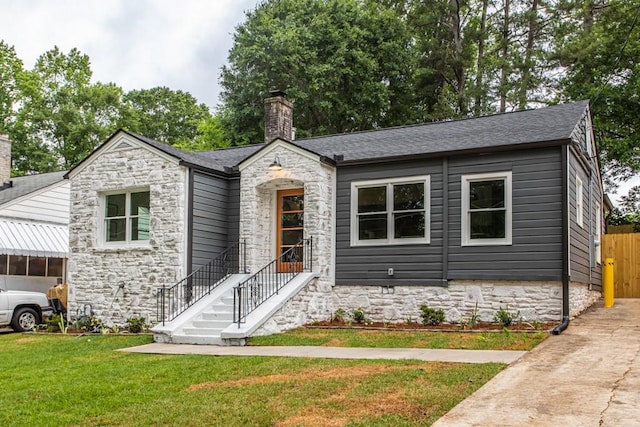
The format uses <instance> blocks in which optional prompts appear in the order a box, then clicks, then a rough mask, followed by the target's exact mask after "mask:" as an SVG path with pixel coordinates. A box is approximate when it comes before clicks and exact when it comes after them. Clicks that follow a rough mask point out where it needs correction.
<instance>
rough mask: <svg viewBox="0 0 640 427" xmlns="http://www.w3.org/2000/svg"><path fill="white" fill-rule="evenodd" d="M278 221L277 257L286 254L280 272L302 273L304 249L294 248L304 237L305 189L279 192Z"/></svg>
mask: <svg viewBox="0 0 640 427" xmlns="http://www.w3.org/2000/svg"><path fill="white" fill-rule="evenodd" d="M276 221H277V222H276V251H277V252H276V256H278V257H279V256H281V255H283V254H285V253H286V255H285V256H284V257H282V258H281V259H280V261H279V262H278V272H281V273H282V272H288V271H302V253H303V251H302V247H300V248H297V249H292V248H293V247H294V246H295V245H296V244H297V243H298V242H300V240H301V239H302V236H303V235H304V189H303V188H294V189H291V190H280V191H278V212H277V216H276ZM287 251H289V252H287Z"/></svg>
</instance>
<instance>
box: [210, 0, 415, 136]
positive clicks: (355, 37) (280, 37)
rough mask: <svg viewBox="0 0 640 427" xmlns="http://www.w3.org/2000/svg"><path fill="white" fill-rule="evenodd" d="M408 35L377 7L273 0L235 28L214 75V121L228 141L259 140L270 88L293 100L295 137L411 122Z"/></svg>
mask: <svg viewBox="0 0 640 427" xmlns="http://www.w3.org/2000/svg"><path fill="white" fill-rule="evenodd" d="M410 47H411V38H410V37H409V33H408V31H407V27H406V26H405V25H404V23H403V22H402V20H401V19H399V18H398V16H397V15H396V14H395V13H394V12H393V11H391V10H390V9H388V8H386V7H383V6H382V5H380V4H379V3H378V2H372V1H371V2H370V1H352V0H319V1H318V0H275V1H267V2H263V3H262V4H260V5H259V6H258V7H257V8H256V9H255V11H253V12H252V13H250V14H249V15H248V17H247V20H246V22H245V23H243V24H241V25H240V26H238V27H237V29H236V33H235V36H234V45H233V47H232V48H231V51H230V52H229V65H228V66H225V67H224V68H223V70H222V77H221V86H222V88H223V91H222V95H221V99H222V101H223V107H222V113H223V114H222V119H223V122H224V124H225V127H226V128H227V130H228V132H229V134H230V135H231V137H232V138H233V142H234V143H235V144H242V143H246V142H259V141H261V140H262V138H263V136H262V134H263V132H262V128H261V121H262V116H263V114H264V112H263V111H264V110H263V106H262V100H263V99H264V98H265V97H266V96H267V94H268V91H269V90H271V89H281V90H285V91H287V92H288V94H289V96H290V97H291V98H293V99H294V100H295V109H296V114H295V122H296V123H295V124H296V127H297V130H298V133H299V135H302V136H308V135H321V134H327V133H341V132H351V131H356V130H362V129H371V128H375V127H380V126H389V125H394V124H399V123H406V122H411V121H412V119H413V117H414V114H413V112H412V107H413V106H412V102H411V98H412V93H411V84H410V83H411V78H412V71H413V68H414V59H413V57H412V55H411V50H410Z"/></svg>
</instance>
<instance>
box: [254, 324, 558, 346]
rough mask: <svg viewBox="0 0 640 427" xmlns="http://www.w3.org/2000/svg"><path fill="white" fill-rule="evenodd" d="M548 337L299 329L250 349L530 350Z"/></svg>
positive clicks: (260, 339) (259, 339) (261, 340)
mask: <svg viewBox="0 0 640 427" xmlns="http://www.w3.org/2000/svg"><path fill="white" fill-rule="evenodd" d="M548 336H549V334H548V333H546V332H534V333H521V332H509V331H506V330H505V331H502V332H483V333H466V332H427V331H385V330H366V329H313V328H310V329H306V328H298V329H293V330H291V331H287V332H285V333H282V334H275V335H269V336H265V337H254V338H251V339H250V340H249V345H293V346H296V345H316V346H330V347H376V348H444V349H465V350H531V349H532V348H533V347H535V346H536V345H538V344H540V343H541V342H542V341H544V340H545V339H546V338H547V337H548Z"/></svg>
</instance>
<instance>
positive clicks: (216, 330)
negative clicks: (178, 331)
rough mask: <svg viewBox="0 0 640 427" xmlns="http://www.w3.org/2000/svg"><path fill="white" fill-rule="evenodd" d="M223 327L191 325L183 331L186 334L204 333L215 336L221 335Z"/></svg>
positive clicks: (204, 334)
mask: <svg viewBox="0 0 640 427" xmlns="http://www.w3.org/2000/svg"><path fill="white" fill-rule="evenodd" d="M222 329H223V328H194V327H189V328H184V329H182V333H183V334H184V335H190V336H191V335H203V336H209V337H211V336H213V337H219V336H220V331H222Z"/></svg>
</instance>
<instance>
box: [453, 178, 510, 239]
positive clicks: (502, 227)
mask: <svg viewBox="0 0 640 427" xmlns="http://www.w3.org/2000/svg"><path fill="white" fill-rule="evenodd" d="M461 197H462V203H461V205H462V245H463V246H473V245H510V244H511V217H512V206H511V172H497V173H487V174H477V175H463V176H462V195H461Z"/></svg>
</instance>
